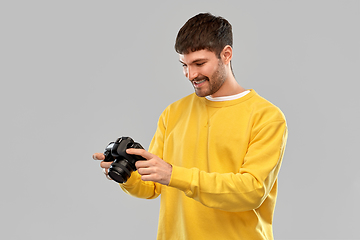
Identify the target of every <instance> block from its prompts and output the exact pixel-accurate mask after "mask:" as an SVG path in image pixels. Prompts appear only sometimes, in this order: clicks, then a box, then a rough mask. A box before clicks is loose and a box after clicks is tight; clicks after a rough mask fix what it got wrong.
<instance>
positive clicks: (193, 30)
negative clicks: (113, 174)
mask: <svg viewBox="0 0 360 240" xmlns="http://www.w3.org/2000/svg"><path fill="white" fill-rule="evenodd" d="M175 49H176V51H177V52H178V53H179V56H180V62H181V64H182V66H183V70H184V74H185V76H186V77H187V78H188V79H189V80H190V81H191V83H192V85H193V86H194V89H195V94H191V95H189V96H187V97H184V98H183V99H180V100H179V101H177V102H175V103H173V104H171V105H170V106H168V107H167V108H166V109H165V111H164V112H163V113H162V114H161V116H160V118H159V121H158V126H157V130H156V133H155V135H154V137H153V139H152V142H151V144H150V147H149V151H146V150H143V149H128V150H127V153H128V154H136V155H141V156H143V157H144V158H146V159H147V160H146V161H138V162H137V163H136V167H137V169H138V170H137V171H136V172H133V173H132V175H131V177H130V178H129V180H128V181H127V182H126V183H125V184H120V186H121V188H122V189H123V190H124V191H125V192H126V193H128V194H130V195H133V196H136V197H140V198H147V199H151V198H156V197H158V196H159V195H161V206H160V217H159V227H158V239H166V240H171V239H196V240H199V239H207V240H208V239H245V240H253V239H273V233H272V220H273V213H274V207H275V202H276V196H277V176H278V172H279V169H280V165H281V161H282V158H283V154H284V150H285V144H286V139H287V126H286V121H285V118H284V116H283V114H282V113H281V111H280V110H279V109H278V108H277V107H276V106H274V105H273V104H271V103H270V102H268V101H267V100H265V99H264V98H262V97H260V96H259V95H258V94H257V93H256V92H255V91H254V90H245V89H244V88H243V87H241V86H240V85H239V84H238V83H237V82H236V80H235V77H234V75H233V73H232V67H231V59H232V53H233V51H232V27H231V25H230V23H229V22H228V21H227V20H225V19H223V18H221V17H215V16H213V15H211V14H198V15H196V16H194V17H192V18H191V19H189V20H188V21H187V22H186V23H185V25H184V26H183V27H182V28H181V29H180V31H179V33H178V36H177V39H176V43H175ZM93 157H94V159H98V160H103V159H104V155H103V154H101V153H97V154H94V156H93ZM110 164H111V163H107V162H101V167H102V168H104V169H105V171H106V173H107V169H108V168H109V166H110Z"/></svg>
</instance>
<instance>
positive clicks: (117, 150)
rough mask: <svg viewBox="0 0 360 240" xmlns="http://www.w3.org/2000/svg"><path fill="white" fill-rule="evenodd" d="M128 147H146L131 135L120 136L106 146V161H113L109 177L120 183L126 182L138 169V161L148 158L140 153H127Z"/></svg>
mask: <svg viewBox="0 0 360 240" xmlns="http://www.w3.org/2000/svg"><path fill="white" fill-rule="evenodd" d="M128 148H139V149H144V148H143V147H142V146H141V145H140V143H137V142H134V140H133V139H132V138H130V137H121V138H118V139H117V140H116V141H115V142H111V143H109V145H108V146H107V147H106V148H105V152H104V155H105V160H104V161H105V162H113V163H112V164H111V166H110V168H109V173H108V174H109V177H110V178H111V179H112V180H114V181H116V182H118V183H125V182H126V181H127V180H128V179H129V177H130V175H131V173H132V172H133V171H135V170H136V167H135V163H136V162H137V161H139V160H146V159H145V158H143V157H141V156H139V155H132V154H127V153H126V149H128Z"/></svg>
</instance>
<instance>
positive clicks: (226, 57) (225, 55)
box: [220, 45, 233, 65]
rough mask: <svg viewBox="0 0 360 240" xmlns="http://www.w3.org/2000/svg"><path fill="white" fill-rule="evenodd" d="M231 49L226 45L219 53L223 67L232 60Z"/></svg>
mask: <svg viewBox="0 0 360 240" xmlns="http://www.w3.org/2000/svg"><path fill="white" fill-rule="evenodd" d="M232 52H233V51H232V47H231V46H230V45H226V46H225V47H224V49H223V50H222V51H221V53H220V56H221V60H222V61H223V63H224V64H225V65H227V64H229V63H230V61H231V59H232Z"/></svg>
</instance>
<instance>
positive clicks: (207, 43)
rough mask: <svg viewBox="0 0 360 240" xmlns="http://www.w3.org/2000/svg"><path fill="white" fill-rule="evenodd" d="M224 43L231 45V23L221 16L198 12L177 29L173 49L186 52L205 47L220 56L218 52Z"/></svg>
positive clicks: (181, 52) (182, 52)
mask: <svg viewBox="0 0 360 240" xmlns="http://www.w3.org/2000/svg"><path fill="white" fill-rule="evenodd" d="M226 45H229V46H231V47H232V45H233V35H232V27H231V24H230V23H229V22H228V21H227V20H226V19H224V18H222V17H216V16H214V15H212V14H210V13H200V14H198V15H196V16H194V17H192V18H190V19H189V20H188V21H187V22H186V23H185V24H184V26H182V28H181V29H180V30H179V33H178V35H177V37H176V42H175V51H176V52H177V53H180V54H187V53H189V52H194V51H198V50H203V49H207V50H209V51H212V52H214V53H215V55H216V56H217V57H219V58H220V53H221V51H222V50H223V49H224V47H225V46H226Z"/></svg>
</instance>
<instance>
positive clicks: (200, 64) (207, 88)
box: [180, 49, 227, 97]
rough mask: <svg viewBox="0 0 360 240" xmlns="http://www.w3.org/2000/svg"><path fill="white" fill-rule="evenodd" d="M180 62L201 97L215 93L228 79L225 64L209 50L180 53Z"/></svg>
mask: <svg viewBox="0 0 360 240" xmlns="http://www.w3.org/2000/svg"><path fill="white" fill-rule="evenodd" d="M180 62H181V63H182V64H183V70H184V75H185V77H187V78H188V79H189V80H190V81H191V83H192V85H193V87H194V89H195V93H196V95H197V96H199V97H205V96H208V95H213V94H215V93H216V92H217V91H218V90H219V89H220V87H221V86H222V85H223V83H224V82H225V80H226V76H227V75H226V70H225V65H224V64H223V62H222V60H221V59H219V58H218V57H216V55H215V53H214V52H211V51H209V50H206V49H204V50H199V51H195V52H190V53H187V54H180Z"/></svg>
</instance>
